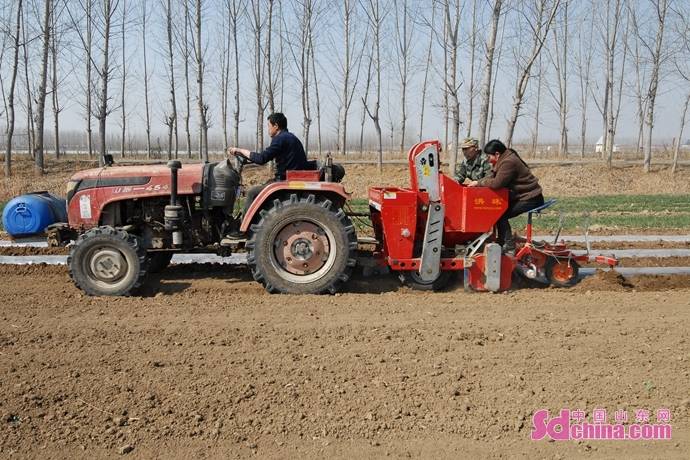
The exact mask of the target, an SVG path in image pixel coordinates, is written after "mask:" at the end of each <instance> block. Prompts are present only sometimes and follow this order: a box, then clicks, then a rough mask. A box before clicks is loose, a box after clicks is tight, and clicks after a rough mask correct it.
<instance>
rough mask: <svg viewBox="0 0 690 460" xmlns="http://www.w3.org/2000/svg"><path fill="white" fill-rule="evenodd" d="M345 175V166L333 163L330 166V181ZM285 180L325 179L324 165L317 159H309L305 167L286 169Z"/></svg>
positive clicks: (338, 179) (340, 179) (336, 180)
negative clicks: (301, 168)
mask: <svg viewBox="0 0 690 460" xmlns="http://www.w3.org/2000/svg"><path fill="white" fill-rule="evenodd" d="M343 177H345V168H344V167H343V166H342V165H340V164H338V163H333V166H332V167H331V182H340V181H342V180H343ZM285 179H286V180H289V181H290V180H293V181H320V182H323V181H325V180H326V166H325V165H323V164H322V163H321V161H319V160H309V161H307V169H305V170H296V171H287V173H286V174H285Z"/></svg>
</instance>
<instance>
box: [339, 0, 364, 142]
mask: <svg viewBox="0 0 690 460" xmlns="http://www.w3.org/2000/svg"><path fill="white" fill-rule="evenodd" d="M342 5H343V8H342V11H341V13H342V20H343V44H344V49H343V56H342V62H341V63H340V67H341V68H340V71H341V74H342V87H341V94H340V113H339V123H338V131H339V141H338V149H339V150H340V152H341V153H342V154H347V117H348V113H349V111H350V105H351V104H352V99H353V96H354V94H355V88H356V87H357V80H358V78H359V69H360V65H359V64H360V63H361V56H362V53H361V51H362V50H360V53H359V55H358V54H357V52H356V43H355V33H354V27H355V26H354V24H355V8H356V3H355V1H354V0H343V3H342ZM353 71H354V72H355V73H356V74H355V75H352V72H353Z"/></svg>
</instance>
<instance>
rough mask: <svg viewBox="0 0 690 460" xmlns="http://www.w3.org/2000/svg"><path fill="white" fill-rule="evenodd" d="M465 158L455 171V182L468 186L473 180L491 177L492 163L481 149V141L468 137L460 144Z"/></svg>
mask: <svg viewBox="0 0 690 460" xmlns="http://www.w3.org/2000/svg"><path fill="white" fill-rule="evenodd" d="M460 148H461V149H462V154H463V156H464V157H465V158H464V159H463V160H462V163H460V166H458V167H457V169H456V170H455V180H457V181H458V182H459V183H461V184H465V185H467V184H468V183H470V182H471V181H473V180H481V179H484V178H485V177H486V176H489V175H491V163H489V157H488V156H487V154H486V153H484V152H482V150H481V149H480V148H479V141H478V140H477V139H475V138H473V137H468V138H466V139H465V140H463V141H462V144H460Z"/></svg>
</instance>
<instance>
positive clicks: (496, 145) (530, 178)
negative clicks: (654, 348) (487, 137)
mask: <svg viewBox="0 0 690 460" xmlns="http://www.w3.org/2000/svg"><path fill="white" fill-rule="evenodd" d="M484 151H485V152H486V153H487V154H488V155H490V156H491V157H492V160H495V163H496V167H495V171H494V174H493V176H488V177H485V178H484V179H481V180H478V181H477V180H474V181H472V182H470V183H469V184H468V185H469V186H470V187H477V186H480V187H490V188H492V189H499V188H507V189H508V190H509V192H510V200H509V204H508V210H507V211H506V212H505V214H503V216H502V217H501V219H500V220H499V221H498V223H497V224H496V227H497V230H498V244H500V245H502V246H503V252H504V253H506V254H510V255H515V237H514V236H513V231H512V229H511V228H510V222H509V219H512V218H513V217H516V216H518V215H520V214H522V213H525V212H527V211H529V210H531V209H534V208H537V207H539V206H541V205H543V204H544V196H543V195H542V190H541V186H540V185H539V181H538V180H537V178H536V177H534V175H533V174H532V171H530V169H529V166H527V163H525V162H524V161H523V160H522V158H520V155H518V153H517V152H516V151H515V150H513V149H509V148H507V147H506V146H505V145H504V144H503V142H501V141H499V140H498V139H494V140H492V141H489V142H488V143H487V144H486V145H485V146H484Z"/></svg>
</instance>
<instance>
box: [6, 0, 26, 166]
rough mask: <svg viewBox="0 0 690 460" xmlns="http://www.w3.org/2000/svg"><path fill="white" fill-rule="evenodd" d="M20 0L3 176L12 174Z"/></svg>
mask: <svg viewBox="0 0 690 460" xmlns="http://www.w3.org/2000/svg"><path fill="white" fill-rule="evenodd" d="M22 7H23V2H22V0H17V19H16V22H15V32H14V36H13V37H12V38H13V41H14V53H13V55H12V71H11V72H12V77H11V79H10V91H9V95H8V103H7V107H8V116H7V131H6V139H5V142H6V144H5V177H10V176H11V175H12V137H13V136H14V124H15V119H14V117H15V110H14V89H15V86H16V83H17V70H18V68H19V34H20V28H21V24H22Z"/></svg>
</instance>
